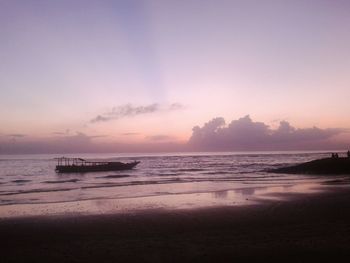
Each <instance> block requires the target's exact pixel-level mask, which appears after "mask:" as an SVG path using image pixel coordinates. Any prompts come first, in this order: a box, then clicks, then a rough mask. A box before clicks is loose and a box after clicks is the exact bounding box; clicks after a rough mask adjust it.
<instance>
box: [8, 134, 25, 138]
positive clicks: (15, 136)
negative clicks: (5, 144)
mask: <svg viewBox="0 0 350 263" xmlns="http://www.w3.org/2000/svg"><path fill="white" fill-rule="evenodd" d="M7 136H8V137H11V138H23V137H25V136H26V135H25V134H21V133H13V134H8V135H7Z"/></svg>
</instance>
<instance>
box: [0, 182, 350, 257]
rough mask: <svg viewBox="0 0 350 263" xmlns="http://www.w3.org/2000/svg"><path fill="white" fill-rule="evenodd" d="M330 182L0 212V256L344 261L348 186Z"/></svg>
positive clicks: (349, 244) (349, 232) (349, 245)
mask: <svg viewBox="0 0 350 263" xmlns="http://www.w3.org/2000/svg"><path fill="white" fill-rule="evenodd" d="M330 189H331V190H330V191H328V192H326V193H317V194H298V195H292V196H290V197H289V201H277V200H270V201H267V200H266V201H265V202H264V203H262V204H259V205H247V206H236V207H214V208H213V207H211V208H205V209H204V208H202V209H192V210H188V209H187V210H161V209H157V210H145V211H135V213H126V214H114V215H113V214H112V215H95V216H91V215H90V216H88V215H86V216H81V215H80V216H72V215H70V216H50V217H48V216H46V217H30V218H7V219H1V220H0V235H1V241H0V242H1V246H0V247H1V262H248V261H249V262H252V261H255V262H271V261H276V262H277V261H278V262H331V261H333V262H342V261H344V262H345V261H346V262H348V261H347V260H348V258H349V256H350V188H348V187H342V188H338V187H336V188H334V189H333V188H330ZM344 257H345V258H344ZM343 258H344V259H343Z"/></svg>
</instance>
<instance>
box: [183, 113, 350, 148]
mask: <svg viewBox="0 0 350 263" xmlns="http://www.w3.org/2000/svg"><path fill="white" fill-rule="evenodd" d="M344 132H347V131H346V130H344V129H320V128H317V127H313V128H306V129H297V128H294V127H292V126H291V125H290V124H289V123H288V122H287V121H281V122H280V124H279V127H278V128H277V129H271V128H270V127H269V126H268V125H266V124H265V123H263V122H254V121H252V119H251V118H250V116H249V115H247V116H245V117H243V118H240V119H238V120H233V121H232V122H231V123H229V124H228V125H226V123H225V120H224V119H223V118H221V117H218V118H214V119H212V120H210V121H209V122H207V123H205V124H204V125H203V127H199V126H196V127H194V128H193V130H192V136H191V137H190V139H189V142H188V144H189V146H190V147H191V148H193V149H195V150H209V151H226V150H233V151H235V150H236V151H241V150H311V149H312V150H317V149H330V148H332V147H339V146H338V145H336V144H335V143H334V142H332V138H333V137H334V136H336V135H339V134H340V133H344Z"/></svg>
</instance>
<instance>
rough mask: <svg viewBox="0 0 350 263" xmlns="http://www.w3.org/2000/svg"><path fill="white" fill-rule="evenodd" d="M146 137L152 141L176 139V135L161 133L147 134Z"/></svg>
mask: <svg viewBox="0 0 350 263" xmlns="http://www.w3.org/2000/svg"><path fill="white" fill-rule="evenodd" d="M146 139H147V140H150V141H171V140H174V137H172V136H168V135H163V134H159V135H153V136H147V137H146Z"/></svg>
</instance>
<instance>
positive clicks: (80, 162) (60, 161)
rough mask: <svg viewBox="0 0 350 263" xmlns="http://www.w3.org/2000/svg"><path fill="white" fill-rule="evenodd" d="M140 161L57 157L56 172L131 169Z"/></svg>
mask: <svg viewBox="0 0 350 263" xmlns="http://www.w3.org/2000/svg"><path fill="white" fill-rule="evenodd" d="M139 163H140V162H137V161H134V162H131V163H122V162H91V161H86V160H84V159H81V158H66V157H61V158H57V165H56V172H58V173H87V172H102V171H120V170H130V169H133V168H134V167H135V166H136V165H137V164H139Z"/></svg>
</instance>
